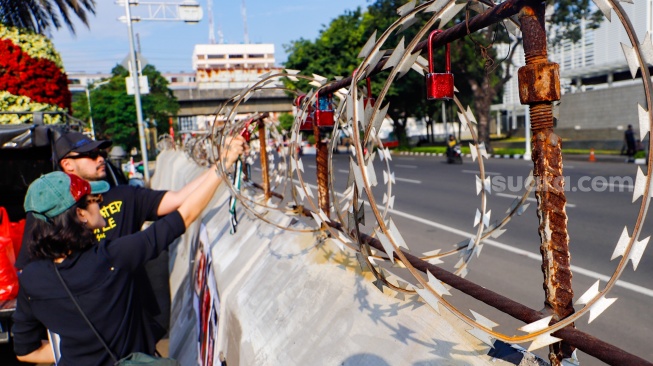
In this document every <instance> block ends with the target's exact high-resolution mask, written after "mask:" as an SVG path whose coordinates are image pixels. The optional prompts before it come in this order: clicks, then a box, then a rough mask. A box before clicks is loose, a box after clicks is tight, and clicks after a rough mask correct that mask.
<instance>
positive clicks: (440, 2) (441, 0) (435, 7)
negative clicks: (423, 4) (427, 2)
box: [424, 0, 451, 13]
mask: <svg viewBox="0 0 653 366" xmlns="http://www.w3.org/2000/svg"><path fill="white" fill-rule="evenodd" d="M450 2H451V1H450V0H437V1H435V2H433V4H431V6H429V7H428V8H426V9H424V12H425V13H437V12H438V11H440V10H442V8H444V6H445V5H447V4H449V3H450Z"/></svg>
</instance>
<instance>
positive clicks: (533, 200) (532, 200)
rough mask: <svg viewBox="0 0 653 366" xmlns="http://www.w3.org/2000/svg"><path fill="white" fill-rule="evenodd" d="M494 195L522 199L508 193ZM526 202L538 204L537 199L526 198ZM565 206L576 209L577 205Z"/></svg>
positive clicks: (569, 204) (568, 204)
mask: <svg viewBox="0 0 653 366" xmlns="http://www.w3.org/2000/svg"><path fill="white" fill-rule="evenodd" d="M494 195H495V196H499V197H506V198H521V197H522V196H517V195H514V194H507V193H495V194H494ZM526 201H531V202H537V200H536V199H535V198H533V197H528V198H526ZM565 206H566V207H568V208H574V207H576V205H575V204H573V203H569V202H567V204H566V205H565Z"/></svg>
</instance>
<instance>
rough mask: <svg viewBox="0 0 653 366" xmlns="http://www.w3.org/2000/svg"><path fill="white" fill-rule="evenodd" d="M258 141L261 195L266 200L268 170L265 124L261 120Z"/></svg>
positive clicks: (268, 191)
mask: <svg viewBox="0 0 653 366" xmlns="http://www.w3.org/2000/svg"><path fill="white" fill-rule="evenodd" d="M258 141H259V142H260V145H261V153H260V155H259V156H260V158H261V179H263V182H262V183H263V193H264V194H265V199H266V200H268V199H269V198H270V196H271V194H270V176H269V168H268V144H267V140H266V139H265V122H263V118H260V119H259V120H258Z"/></svg>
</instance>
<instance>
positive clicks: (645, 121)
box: [637, 103, 651, 141]
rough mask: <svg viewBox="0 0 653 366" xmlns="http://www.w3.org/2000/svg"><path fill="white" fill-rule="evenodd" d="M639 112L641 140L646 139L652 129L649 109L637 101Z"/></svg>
mask: <svg viewBox="0 0 653 366" xmlns="http://www.w3.org/2000/svg"><path fill="white" fill-rule="evenodd" d="M637 107H638V112H639V140H640V141H644V137H646V135H647V134H648V133H649V132H650V131H651V121H650V118H649V114H648V110H646V109H644V107H642V105H641V104H639V103H637Z"/></svg>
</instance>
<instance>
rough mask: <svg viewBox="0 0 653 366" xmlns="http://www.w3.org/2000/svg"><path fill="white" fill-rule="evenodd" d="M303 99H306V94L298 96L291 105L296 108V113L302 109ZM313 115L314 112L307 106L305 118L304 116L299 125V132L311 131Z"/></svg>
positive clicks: (311, 107)
mask: <svg viewBox="0 0 653 366" xmlns="http://www.w3.org/2000/svg"><path fill="white" fill-rule="evenodd" d="M304 98H306V94H301V95H298V96H297V98H295V101H294V103H293V104H295V107H297V111H298V112H299V111H300V110H301V108H302V102H303V101H304ZM314 114H315V111H314V110H313V106H312V105H311V104H309V105H308V106H307V109H306V116H304V120H303V121H302V123H301V124H300V125H299V130H300V131H311V132H312V131H313V115H314Z"/></svg>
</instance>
